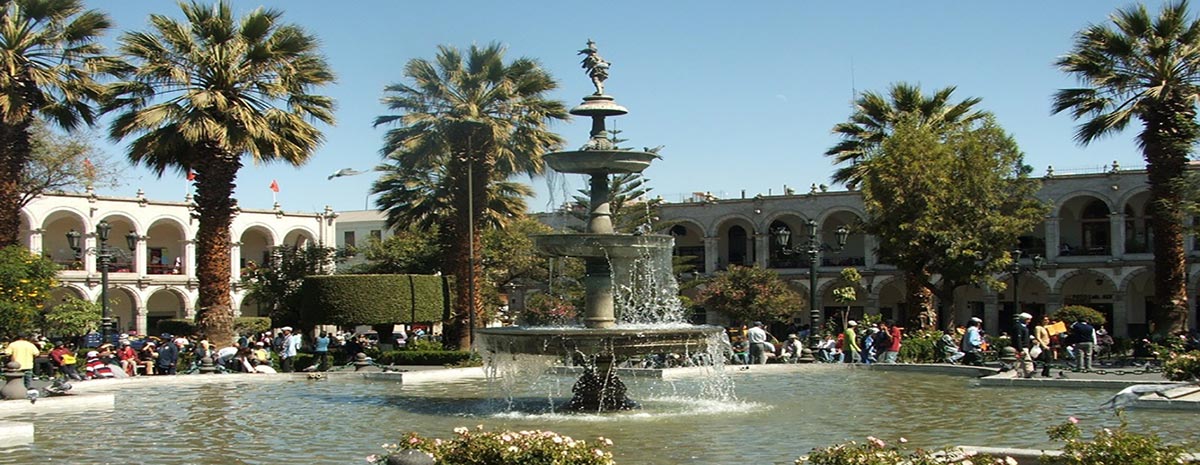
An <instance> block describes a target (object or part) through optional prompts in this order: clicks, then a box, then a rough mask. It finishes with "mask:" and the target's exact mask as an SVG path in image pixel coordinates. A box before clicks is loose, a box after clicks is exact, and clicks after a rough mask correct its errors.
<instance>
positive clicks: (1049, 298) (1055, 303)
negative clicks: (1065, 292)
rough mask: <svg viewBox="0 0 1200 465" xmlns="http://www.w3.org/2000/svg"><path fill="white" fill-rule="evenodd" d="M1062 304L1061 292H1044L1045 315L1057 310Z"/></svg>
mask: <svg viewBox="0 0 1200 465" xmlns="http://www.w3.org/2000/svg"><path fill="white" fill-rule="evenodd" d="M1062 306H1063V300H1062V294H1055V293H1053V292H1051V293H1048V294H1046V314H1047V315H1049V314H1051V313H1054V312H1057V311H1058V309H1060V308H1062Z"/></svg>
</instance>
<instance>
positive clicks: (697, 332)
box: [475, 324, 725, 359]
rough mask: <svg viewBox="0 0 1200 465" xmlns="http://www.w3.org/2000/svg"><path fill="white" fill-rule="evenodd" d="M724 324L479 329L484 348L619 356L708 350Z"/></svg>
mask: <svg viewBox="0 0 1200 465" xmlns="http://www.w3.org/2000/svg"><path fill="white" fill-rule="evenodd" d="M724 331H725V329H724V328H722V327H720V326H708V325H703V326H697V325H684V324H678V325H669V326H668V325H664V326H641V325H639V326H628V327H621V326H617V327H615V328H609V329H588V328H584V327H521V326H508V327H503V328H481V329H477V330H476V331H475V335H476V336H477V337H478V338H477V339H476V343H477V344H478V346H479V349H480V350H483V351H488V352H491V353H509V354H526V355H552V356H559V355H569V354H573V353H575V351H579V352H582V353H584V354H587V355H611V356H613V357H614V358H617V359H623V358H628V357H632V356H636V355H647V354H666V353H676V354H681V355H684V354H695V353H698V352H703V351H706V350H708V345H709V343H710V342H709V341H712V340H714V339H713V338H712V336H714V335H717V334H721V333H723V332H724Z"/></svg>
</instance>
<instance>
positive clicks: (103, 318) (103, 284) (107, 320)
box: [67, 221, 139, 344]
mask: <svg viewBox="0 0 1200 465" xmlns="http://www.w3.org/2000/svg"><path fill="white" fill-rule="evenodd" d="M111 231H112V225H110V224H108V222H107V221H101V222H100V223H98V224H96V239H99V241H100V244H98V245H97V246H96V247H95V248H94V249H88V250H84V248H83V245H82V244H80V238H81V237H82V235H81V234H79V231H76V230H74V229H72V230H70V231H67V245H68V246H69V247H71V250H74V251H75V253H76V254H83V253H95V254H96V258H97V259H99V261H100V340H101V344H104V343H107V342H110V340H109V335H110V334H112V332H113V322H112V316H111V315H110V314H109V309H108V271H109V268H110V267H111V265H112V258H113V251H112V248H110V247H109V246H108V233H109V232H111ZM138 239H139V237H138V235H137V232H135V231H129V233H128V234H126V235H125V244H126V245H127V246H129V250H131V251H132V250H134V249H136V248H137V241H138Z"/></svg>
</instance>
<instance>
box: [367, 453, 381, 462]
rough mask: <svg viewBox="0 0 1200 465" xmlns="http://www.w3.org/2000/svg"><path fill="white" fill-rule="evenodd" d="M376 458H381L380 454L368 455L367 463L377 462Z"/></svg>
mask: <svg viewBox="0 0 1200 465" xmlns="http://www.w3.org/2000/svg"><path fill="white" fill-rule="evenodd" d="M376 460H379V456H378V455H375V454H371V455H368V456H367V463H375V461H376Z"/></svg>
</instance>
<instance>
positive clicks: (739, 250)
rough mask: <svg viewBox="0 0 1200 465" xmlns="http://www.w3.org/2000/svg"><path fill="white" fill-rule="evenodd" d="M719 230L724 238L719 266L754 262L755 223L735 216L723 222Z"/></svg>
mask: <svg viewBox="0 0 1200 465" xmlns="http://www.w3.org/2000/svg"><path fill="white" fill-rule="evenodd" d="M717 231H718V237H720V238H721V239H722V240H721V243H720V252H719V253H720V259H719V263H718V266H717V268H719V269H725V268H727V267H728V266H729V265H741V266H750V265H753V264H754V225H752V224H750V222H749V221H747V220H745V219H742V218H733V219H730V220H727V221H725V222H723V223H721V225H720V226H718V228H717Z"/></svg>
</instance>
